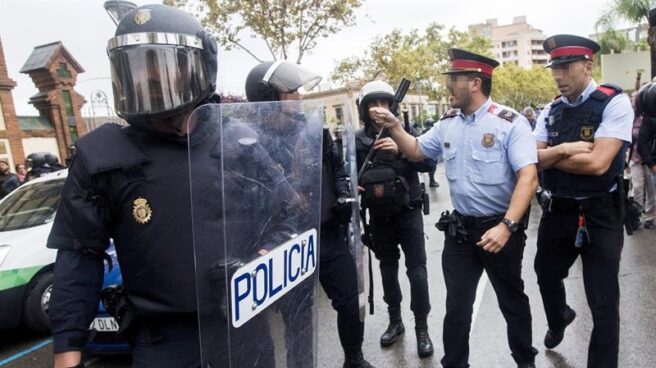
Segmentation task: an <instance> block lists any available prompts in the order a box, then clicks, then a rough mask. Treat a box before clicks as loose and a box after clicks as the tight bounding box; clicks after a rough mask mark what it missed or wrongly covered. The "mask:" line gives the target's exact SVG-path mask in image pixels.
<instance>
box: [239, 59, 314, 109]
mask: <svg viewBox="0 0 656 368" xmlns="http://www.w3.org/2000/svg"><path fill="white" fill-rule="evenodd" d="M319 82H321V77H320V76H319V75H318V74H316V73H312V72H310V71H308V70H306V69H304V68H302V67H301V66H299V65H298V64H294V63H292V62H289V61H280V60H279V61H265V62H263V63H260V64H258V65H256V66H255V67H254V68H253V69H251V71H250V72H249V73H248V76H247V77H246V98H247V99H248V101H249V102H264V101H280V94H281V93H293V92H296V91H298V92H299V93H305V92H308V91H310V90H311V89H312V88H314V87H316V85H317V84H319Z"/></svg>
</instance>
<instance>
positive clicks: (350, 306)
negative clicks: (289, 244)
mask: <svg viewBox="0 0 656 368" xmlns="http://www.w3.org/2000/svg"><path fill="white" fill-rule="evenodd" d="M320 253H321V258H320V259H319V281H320V282H321V286H322V287H323V289H324V291H325V292H326V294H327V295H328V298H330V300H331V301H332V306H333V308H334V309H335V311H337V332H338V334H339V342H340V343H341V345H342V348H343V349H344V352H345V353H346V354H355V353H357V352H358V351H359V350H360V349H361V348H362V339H363V335H364V322H361V321H360V304H359V301H358V278H357V270H356V266H355V261H354V260H353V257H352V256H351V254H350V253H349V249H348V242H347V238H346V234H345V232H344V229H343V228H340V227H339V226H337V225H334V224H328V225H322V227H321V249H320Z"/></svg>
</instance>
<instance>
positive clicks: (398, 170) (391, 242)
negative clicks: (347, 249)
mask: <svg viewBox="0 0 656 368" xmlns="http://www.w3.org/2000/svg"><path fill="white" fill-rule="evenodd" d="M393 97H394V90H393V89H392V87H391V86H390V85H389V84H387V83H385V82H382V81H373V82H369V83H367V84H365V85H364V86H363V87H362V90H361V92H360V96H359V100H358V112H359V115H360V120H361V121H362V122H363V123H364V128H362V129H360V130H358V131H357V132H356V138H355V139H356V154H357V162H358V168H361V167H362V165H364V164H365V163H364V161H365V158H366V157H367V154H368V152H369V150H370V149H371V147H372V146H373V143H374V139H375V138H376V135H377V134H378V128H377V126H376V125H375V124H374V123H373V121H372V120H371V118H370V117H369V108H371V107H373V106H381V107H383V106H386V107H387V108H388V109H389V108H390V106H391V105H392V102H393ZM393 113H394V114H397V113H398V112H393ZM409 129H410V130H409V132H410V134H413V135H415V136H417V135H419V134H418V132H417V131H416V130H415V129H414V128H412V127H409ZM373 157H374V158H373V165H371V167H370V168H369V169H368V170H367V171H365V172H364V173H363V175H362V177H361V178H360V179H359V183H358V185H360V186H361V187H364V188H365V193H364V194H363V196H364V199H363V203H364V204H365V205H366V206H367V207H368V209H369V214H370V217H371V224H370V226H369V228H370V231H369V232H370V234H369V237H370V238H371V242H370V245H371V247H372V250H373V251H374V253H375V254H376V258H378V260H379V261H380V273H381V276H382V279H383V292H384V296H383V299H384V300H385V303H387V306H388V311H389V317H390V324H389V326H388V328H387V330H386V331H385V333H383V335H382V336H381V338H380V344H381V345H382V346H391V345H392V344H394V342H395V341H396V339H397V337H398V336H399V335H401V334H403V332H404V331H405V327H404V325H403V321H402V320H401V299H402V295H401V287H400V286H399V280H398V270H399V257H400V252H399V248H398V245H399V244H400V245H401V248H402V249H403V253H404V254H405V263H406V270H407V271H406V273H407V275H408V279H409V280H410V298H411V302H410V309H412V311H413V312H414V315H415V332H416V335H417V352H418V354H419V356H420V357H422V358H423V357H427V356H430V355H432V354H433V344H432V342H431V339H430V337H429V335H428V326H427V322H426V319H427V317H428V312H429V311H430V302H429V297H428V276H427V272H426V249H425V246H424V223H423V218H422V212H421V209H422V192H421V188H420V184H419V176H418V174H417V172H428V171H430V170H431V168H432V167H434V166H435V162H434V161H433V160H431V159H425V160H423V161H419V162H411V161H409V160H407V159H405V158H404V157H403V156H402V155H400V154H399V152H398V148H397V146H396V144H395V143H394V141H392V139H391V138H382V139H380V140H379V141H378V143H377V146H376V153H375V155H374V156H373ZM386 167H387V168H389V167H391V168H392V169H393V172H392V176H393V178H391V180H392V181H393V182H394V183H375V181H376V180H378V179H377V178H376V177H379V178H380V176H379V175H378V174H373V173H374V171H377V172H378V171H379V172H381V173H383V174H384V173H385V172H387V173H389V172H390V171H389V169H387V168H386ZM367 178H371V179H372V186H371V187H368V185H366V184H365V183H364V182H365V181H367V180H368V179H367ZM379 184H380V185H379ZM388 184H389V185H388ZM392 187H394V189H391V188H392ZM404 188H405V189H404ZM388 189H389V190H388ZM392 191H394V193H396V194H397V197H399V198H385V199H384V201H385V202H386V204H382V205H376V203H375V202H376V199H377V198H384V197H388V195H387V194H389V193H391V192H392ZM400 197H405V198H404V199H403V198H400ZM368 199H372V201H370V202H369V201H368Z"/></svg>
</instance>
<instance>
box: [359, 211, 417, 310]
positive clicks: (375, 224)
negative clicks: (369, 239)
mask: <svg viewBox="0 0 656 368" xmlns="http://www.w3.org/2000/svg"><path fill="white" fill-rule="evenodd" d="M371 232H372V235H373V243H374V247H373V249H374V253H375V254H376V258H377V259H378V260H379V261H380V274H381V276H382V279H383V300H385V303H387V305H388V306H390V307H398V306H400V305H401V300H402V299H403V294H402V293H401V286H399V275H398V273H399V258H400V257H401V253H400V251H399V244H401V248H402V249H403V253H404V255H405V268H406V274H407V275H408V279H409V280H410V309H411V310H412V311H413V312H414V314H415V316H419V317H422V318H423V317H426V316H428V312H430V301H429V297H428V274H427V272H426V248H425V243H424V221H423V218H422V212H421V208H413V209H406V210H403V211H402V212H401V213H400V214H398V215H394V216H386V217H377V216H372V217H371Z"/></svg>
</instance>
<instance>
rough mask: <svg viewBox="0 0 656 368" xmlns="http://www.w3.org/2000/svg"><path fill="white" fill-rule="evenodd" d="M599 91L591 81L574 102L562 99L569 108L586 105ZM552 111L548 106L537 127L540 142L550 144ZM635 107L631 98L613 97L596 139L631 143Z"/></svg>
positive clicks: (596, 133) (536, 136) (603, 114)
mask: <svg viewBox="0 0 656 368" xmlns="http://www.w3.org/2000/svg"><path fill="white" fill-rule="evenodd" d="M596 89H597V83H596V82H595V81H594V80H593V79H591V80H590V83H588V86H587V87H586V88H585V90H583V92H582V93H581V95H580V96H579V97H578V98H577V99H576V101H574V102H570V101H569V100H568V99H567V97H565V96H563V97H561V99H562V100H563V102H564V103H565V104H567V105H568V106H572V107H574V106H578V105H580V104H582V103H584V102H585V101H586V100H587V99H588V98H589V97H590V94H591V93H592V92H594V91H595V90H596ZM550 110H551V103H550V104H549V105H547V106H546V107H545V108H544V110H542V113H540V116H539V117H538V122H537V124H536V126H535V131H534V132H533V134H534V135H535V139H536V140H537V141H538V142H545V143H546V142H548V141H549V137H548V136H547V119H549V111H550ZM633 118H634V113H633V107H631V101H630V100H629V96H627V95H626V94H624V93H623V94H621V95H619V96H615V97H613V99H612V100H610V102H609V103H608V105H606V108H605V109H604V112H603V113H602V115H601V124H599V128H597V131H596V132H595V135H594V137H595V138H617V139H620V140H623V141H625V142H629V143H631V132H632V129H633Z"/></svg>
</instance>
